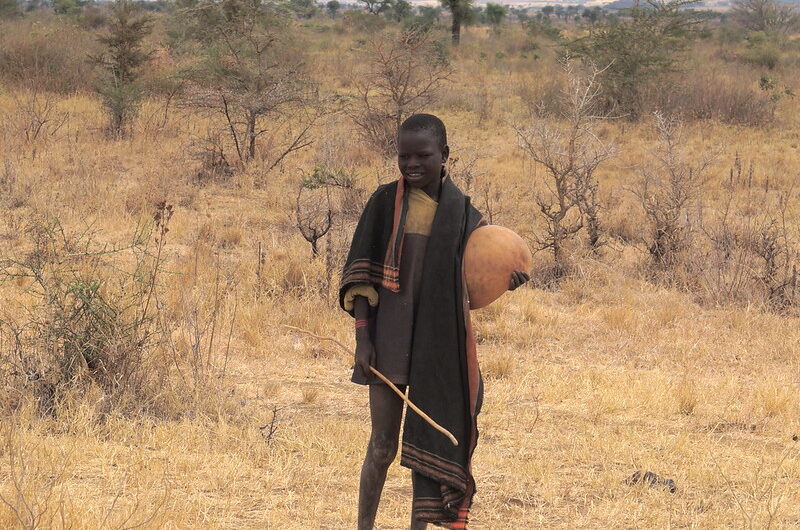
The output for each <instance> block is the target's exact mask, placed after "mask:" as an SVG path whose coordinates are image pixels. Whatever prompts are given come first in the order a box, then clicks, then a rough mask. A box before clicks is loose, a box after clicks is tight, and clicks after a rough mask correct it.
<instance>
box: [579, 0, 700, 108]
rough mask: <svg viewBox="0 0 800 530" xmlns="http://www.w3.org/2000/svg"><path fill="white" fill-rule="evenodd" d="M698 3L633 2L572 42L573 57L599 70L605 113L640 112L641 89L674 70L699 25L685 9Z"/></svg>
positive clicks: (668, 0)
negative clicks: (620, 16) (625, 14)
mask: <svg viewBox="0 0 800 530" xmlns="http://www.w3.org/2000/svg"><path fill="white" fill-rule="evenodd" d="M696 3H697V0H647V3H646V5H643V6H642V5H640V4H639V1H638V0H636V1H635V2H634V5H633V7H632V8H631V9H630V10H628V15H629V16H628V17H626V18H624V19H609V20H606V21H603V22H598V23H597V24H594V25H593V26H592V27H591V29H590V31H589V33H588V35H586V36H584V37H580V38H578V39H575V40H572V41H571V42H569V43H568V44H567V48H568V49H569V51H570V53H571V54H572V55H573V56H574V57H578V58H588V59H590V60H591V61H592V62H593V63H594V64H596V65H598V66H600V67H603V68H604V73H603V79H602V85H603V93H602V97H603V100H604V103H605V105H606V107H607V110H610V109H618V110H619V111H620V112H621V113H623V114H626V115H627V116H628V117H629V118H630V119H638V118H639V117H640V116H641V114H642V112H643V110H644V109H643V106H644V105H643V101H642V99H643V92H644V89H645V88H646V87H647V86H648V85H649V84H651V83H653V82H654V81H655V80H657V79H659V78H660V77H661V76H662V75H663V74H666V73H669V72H672V71H675V70H676V69H677V68H678V63H679V61H680V59H681V58H682V57H683V53H684V52H685V50H686V49H687V47H688V42H689V40H688V39H689V37H690V36H691V34H692V33H693V31H694V29H695V27H696V25H697V23H698V22H699V20H698V19H697V18H696V15H694V14H693V13H692V11H691V10H687V9H685V8H686V7H688V6H690V5H692V4H696Z"/></svg>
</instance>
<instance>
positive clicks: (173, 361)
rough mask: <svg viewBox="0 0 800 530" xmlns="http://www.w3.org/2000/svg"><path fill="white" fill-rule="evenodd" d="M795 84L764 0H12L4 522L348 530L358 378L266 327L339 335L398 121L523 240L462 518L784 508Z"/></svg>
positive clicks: (799, 57) (390, 503) (791, 56)
mask: <svg viewBox="0 0 800 530" xmlns="http://www.w3.org/2000/svg"><path fill="white" fill-rule="evenodd" d="M617 4H620V3H617ZM798 89H800V27H799V26H798V13H797V12H796V11H795V10H793V8H792V7H791V5H787V4H784V3H780V2H776V1H773V0H736V1H735V2H732V6H731V8H730V9H728V10H719V9H717V10H713V11H712V10H708V11H707V10H704V8H703V6H702V5H701V4H697V3H693V2H686V1H683V0H665V1H663V2H644V1H642V2H632V3H630V2H629V3H627V5H626V4H625V3H624V2H623V3H621V7H620V6H617V8H613V7H586V8H584V7H577V6H565V5H561V3H560V2H556V3H554V4H553V6H544V7H541V8H537V9H524V8H523V7H517V8H507V7H505V6H502V5H498V4H491V3H490V4H486V5H477V4H476V5H473V4H472V3H470V2H469V1H466V0H445V1H443V2H442V6H441V7H439V6H433V5H427V6H417V5H411V4H409V3H408V2H406V1H405V0H376V1H371V0H370V1H367V0H362V1H361V2H359V3H358V5H355V4H354V5H349V4H344V3H340V2H339V1H337V0H331V1H329V2H327V3H326V4H316V3H315V2H313V1H312V0H275V1H272V0H254V1H245V0H220V1H213V0H176V1H175V2H172V1H169V0H159V1H156V2H142V3H131V2H124V1H121V0H120V1H118V2H116V3H108V2H103V3H95V2H81V1H75V0H53V2H52V3H50V2H41V1H35V0H32V1H26V2H17V0H0V154H1V155H2V162H1V163H0V300H1V301H2V303H0V381H2V385H1V386H0V527H2V528H25V529H34V528H59V529H61V528H63V529H67V528H72V529H83V528H87V529H88V528H103V529H105V528H271V529H300V528H320V529H344V528H354V527H355V524H356V523H355V521H356V506H357V500H358V480H359V478H358V477H359V469H360V465H361V462H362V459H363V457H364V452H365V449H366V445H367V440H368V437H369V431H370V424H369V410H368V400H367V392H366V389H365V388H364V387H360V386H357V385H354V384H352V383H350V381H349V379H350V375H351V366H352V363H353V357H352V353H350V352H349V351H346V349H345V348H341V347H339V346H337V345H336V344H335V343H333V342H330V341H320V340H317V339H315V338H313V337H311V336H309V335H305V334H302V333H297V332H295V331H292V330H290V329H289V328H287V327H286V326H293V327H298V328H302V329H305V330H308V331H310V332H312V333H314V334H316V335H319V336H323V337H331V338H334V339H336V340H337V341H339V342H341V343H343V344H344V345H345V346H347V347H348V348H349V347H352V345H353V344H354V337H353V321H352V318H351V317H350V316H349V315H347V314H346V313H345V312H343V311H341V310H340V309H339V304H338V295H337V293H338V281H339V275H340V271H341V268H342V265H343V261H344V258H345V256H346V253H347V251H348V248H349V244H350V238H351V237H352V233H353V230H354V226H355V224H356V222H357V220H358V217H359V215H360V212H361V209H362V208H363V206H364V204H365V202H366V200H367V199H368V197H369V195H370V193H371V192H372V190H374V188H375V187H376V186H377V185H378V184H381V183H385V182H390V181H391V180H393V179H396V178H397V177H398V170H397V166H396V158H395V156H394V150H395V132H396V129H397V126H398V124H399V123H400V122H401V121H402V120H403V119H405V118H406V117H408V116H409V115H411V114H413V113H415V112H429V113H433V114H436V115H437V116H439V117H441V118H442V119H443V120H444V122H445V124H446V125H447V128H448V138H449V144H450V147H451V157H450V160H449V162H448V168H449V172H450V175H451V176H452V178H453V179H454V181H455V182H456V183H457V184H458V185H459V186H460V187H461V189H463V190H464V191H465V192H466V193H467V194H469V195H470V196H471V197H472V201H473V203H474V204H475V205H476V206H477V208H478V209H479V210H481V212H482V213H483V214H484V216H485V217H486V218H487V219H488V220H489V221H491V222H492V223H493V224H499V225H502V226H505V227H508V228H510V229H512V230H514V231H516V232H517V233H518V234H520V235H521V236H522V237H523V238H524V239H525V240H526V241H527V242H528V244H529V245H530V248H531V250H532V251H533V254H534V266H533V269H532V270H531V271H530V273H531V277H532V280H531V282H529V284H527V285H525V286H524V287H522V288H519V289H517V290H515V291H513V292H510V293H507V294H505V295H504V296H503V297H501V298H500V299H499V300H498V301H497V302H495V303H493V304H492V305H490V306H489V307H487V308H485V309H481V310H477V311H473V312H472V318H473V322H474V323H475V327H476V335H477V341H478V356H479V360H480V364H481V370H482V374H483V378H484V382H485V389H486V395H485V404H484V408H483V411H482V413H481V415H480V417H479V429H480V432H481V435H480V441H479V444H478V447H477V450H476V453H475V458H474V473H475V476H476V480H477V488H478V492H477V494H476V497H475V503H474V507H473V513H472V517H471V526H472V527H473V528H485V529H515V528H598V529H599V528H797V527H800V454H799V451H800V442H798V436H800V378H798V374H799V373H800V311H799V308H800V289H799V288H798V287H799V286H798V277H797V276H798V272H797V268H798V265H799V264H800V257H799V256H800V254H798V252H800V223H799V221H800V180H799V179H798V176H799V175H800V110H799V108H800V107H799V106H798V103H797V98H796V95H795V91H796V90H798ZM410 488H411V481H410V476H409V472H408V470H406V469H404V468H401V467H400V466H399V464H397V463H395V464H394V465H393V466H392V467H391V468H390V471H389V477H388V480H387V483H386V487H385V489H384V492H383V499H382V502H381V506H380V510H379V512H378V519H377V527H379V528H387V529H388V528H406V527H407V526H408V520H409V511H410V505H411V489H410Z"/></svg>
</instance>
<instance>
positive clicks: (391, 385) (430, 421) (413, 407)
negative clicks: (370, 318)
mask: <svg viewBox="0 0 800 530" xmlns="http://www.w3.org/2000/svg"><path fill="white" fill-rule="evenodd" d="M283 327H285V328H287V329H291V330H292V331H297V332H299V333H305V334H306V335H310V336H312V337H314V338H315V339H317V340H326V341H329V342H333V343H334V344H336V345H338V346H339V347H341V348H342V349H343V350H344V351H346V352H347V353H349V354H350V355H352V354H353V352H352V351H351V350H350V348H348V347H347V346H345V345H344V344H342V343H341V342H339V341H338V340H336V339H334V338H333V337H323V336H321V335H317V334H315V333H312V332H310V331H308V330H307V329H303V328H298V327H295V326H290V325H288V324H284V325H283ZM369 369H370V370H371V371H372V373H373V374H375V375H376V376H378V379H380V380H381V381H383V382H384V383H386V384H387V385H388V386H389V388H391V389H392V390H393V391H394V393H395V394H397V395H398V396H400V399H402V400H403V401H405V402H406V405H408V407H409V408H410V409H411V410H413V411H414V412H416V413H417V414H419V416H420V418H422V419H423V420H425V421H426V422H428V424H429V425H430V426H431V427H433V428H434V429H436V430H437V431H439V432H440V433H442V434H444V435H445V436H447V438H448V439H449V440H450V441H451V442H452V443H453V445H458V440H456V437H455V436H453V434H452V433H451V432H450V431H448V430H447V429H445V428H444V427H442V426H441V425H439V424H438V423H436V422H435V421H433V419H432V418H431V417H430V416H428V415H427V414H425V413H424V412H422V410H420V408H419V407H417V406H416V405H414V404H413V403H412V402H411V400H410V399H408V398H407V397H406V395H405V394H404V393H403V392H401V391H400V389H399V388H397V387H396V386H395V385H394V383H392V382H391V381H389V380H388V379H387V378H386V376H385V375H383V374H382V373H380V372H379V371H378V370H376V369H375V367H374V366H370V367H369Z"/></svg>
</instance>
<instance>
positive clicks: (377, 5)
mask: <svg viewBox="0 0 800 530" xmlns="http://www.w3.org/2000/svg"><path fill="white" fill-rule="evenodd" d="M358 1H359V2H361V3H362V4H364V7H366V8H367V12H368V13H372V14H373V15H380V14H381V13H383V12H384V11H386V10H387V9H389V8H390V7H391V6H392V0H358Z"/></svg>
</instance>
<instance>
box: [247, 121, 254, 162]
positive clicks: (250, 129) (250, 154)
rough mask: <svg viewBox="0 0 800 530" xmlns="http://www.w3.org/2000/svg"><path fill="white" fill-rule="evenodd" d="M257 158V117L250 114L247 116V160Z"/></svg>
mask: <svg viewBox="0 0 800 530" xmlns="http://www.w3.org/2000/svg"><path fill="white" fill-rule="evenodd" d="M255 157H256V116H255V114H252V113H249V114H248V115H247V160H248V162H249V161H250V160H253V159H254V158H255Z"/></svg>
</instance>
